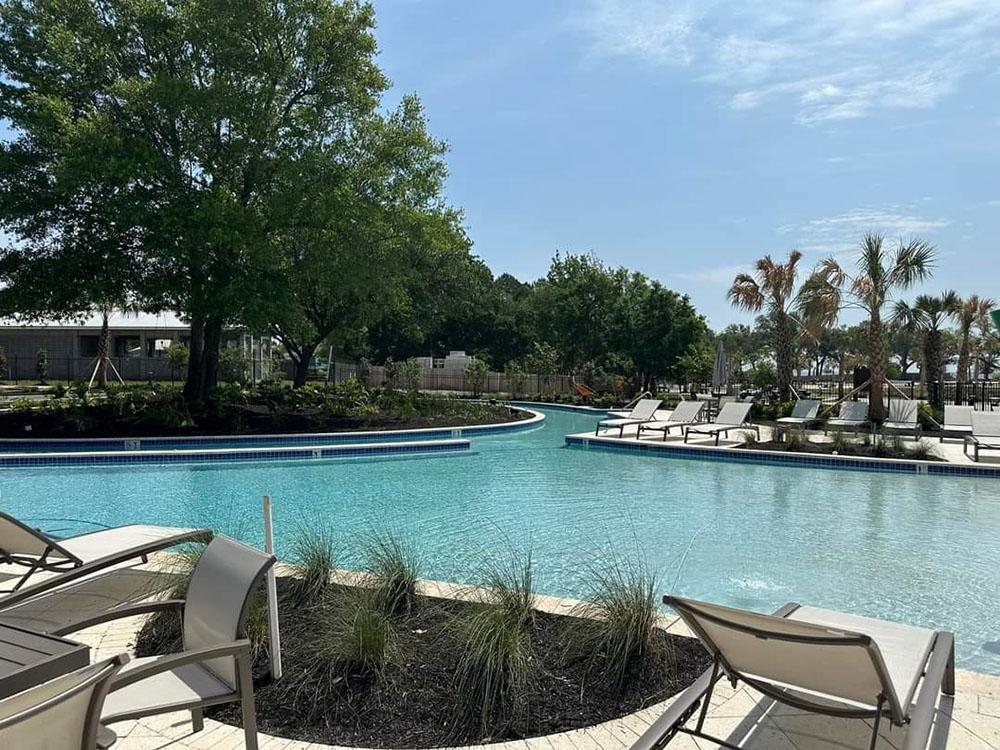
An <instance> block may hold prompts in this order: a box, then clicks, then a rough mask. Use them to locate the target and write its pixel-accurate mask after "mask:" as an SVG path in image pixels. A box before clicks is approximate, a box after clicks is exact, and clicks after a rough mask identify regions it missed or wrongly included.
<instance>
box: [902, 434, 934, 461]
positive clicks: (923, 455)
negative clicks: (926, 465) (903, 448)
mask: <svg viewBox="0 0 1000 750" xmlns="http://www.w3.org/2000/svg"><path fill="white" fill-rule="evenodd" d="M907 454H908V455H909V457H910V458H915V459H917V460H918V461H928V460H931V459H934V458H937V457H938V452H937V449H936V448H935V447H934V444H933V443H930V442H928V441H927V440H923V439H921V440H918V441H917V443H916V445H913V446H911V447H910V448H909V450H908V451H907Z"/></svg>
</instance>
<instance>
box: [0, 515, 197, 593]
mask: <svg viewBox="0 0 1000 750" xmlns="http://www.w3.org/2000/svg"><path fill="white" fill-rule="evenodd" d="M211 539H212V531H211V529H192V530H191V531H188V532H185V533H183V534H177V535H175V536H170V537H164V538H163V539H158V540H156V541H155V542H150V543H149V544H146V545H140V546H138V547H130V548H129V549H127V550H121V551H119V552H116V553H114V554H111V555H106V556H104V557H102V558H99V559H96V560H91V561H90V562H87V563H84V564H83V565H80V566H79V567H76V568H73V569H72V570H67V571H66V572H65V573H60V574H59V575H54V576H51V577H49V578H46V579H44V580H42V581H38V582H37V583H33V584H31V585H29V586H25V587H24V588H22V589H20V590H19V591H16V592H14V593H12V594H7V595H6V596H4V598H3V601H2V602H0V608H2V609H6V608H7V607H10V606H12V605H14V604H18V603H20V602H23V601H25V600H26V599H30V598H31V597H33V596H37V595H38V594H40V593H42V592H43V591H49V590H50V589H54V588H58V587H60V586H63V585H65V584H67V583H69V582H70V581H75V580H77V579H78V578H84V577H86V576H89V575H90V574H91V573H95V572H97V571H99V570H104V569H106V568H110V567H111V566H113V565H118V564H119V563H124V562H128V561H129V560H136V559H138V558H140V557H142V556H143V555H151V554H153V553H154V552H161V551H163V550H165V549H167V548H169V547H174V546H176V545H178V544H189V543H193V542H208V541H211Z"/></svg>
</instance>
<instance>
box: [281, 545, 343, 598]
mask: <svg viewBox="0 0 1000 750" xmlns="http://www.w3.org/2000/svg"><path fill="white" fill-rule="evenodd" d="M290 557H291V560H292V561H293V565H294V566H295V575H294V578H293V580H292V590H291V596H292V599H293V600H294V601H295V602H296V603H298V604H315V603H316V602H318V601H320V600H321V599H322V597H323V596H324V595H325V594H326V593H327V592H328V591H329V590H330V587H331V585H332V581H331V579H332V576H333V572H334V570H335V568H336V554H335V552H334V542H333V535H332V533H331V532H330V531H329V529H314V528H308V527H302V528H300V529H299V530H298V531H297V532H296V535H295V537H294V539H293V541H292V553H291V556H290Z"/></svg>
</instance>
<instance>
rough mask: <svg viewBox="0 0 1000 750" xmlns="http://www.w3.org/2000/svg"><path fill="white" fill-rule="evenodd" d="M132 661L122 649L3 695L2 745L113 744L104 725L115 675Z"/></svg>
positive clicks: (40, 749)
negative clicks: (8, 694)
mask: <svg viewBox="0 0 1000 750" xmlns="http://www.w3.org/2000/svg"><path fill="white" fill-rule="evenodd" d="M127 661H128V656H126V655H125V654H121V655H120V656H115V657H112V658H111V659H107V660H105V661H102V662H98V663H97V664H91V665H90V666H87V667H83V668H82V669H78V670H76V671H74V672H70V673H69V674H64V675H62V676H60V677H56V678H55V679H54V680H49V681H48V682H43V683H42V684H41V685H36V686H35V687H32V688H28V689H27V690H24V691H22V692H20V693H15V694H14V695H12V696H10V697H9V698H4V699H3V700H0V747H2V748H5V749H9V750H94V748H96V747H100V748H105V747H110V746H111V745H112V744H113V743H114V741H115V739H116V738H115V736H114V733H113V732H111V731H110V730H108V729H105V728H104V727H102V726H101V722H100V718H101V708H102V707H103V705H104V700H105V696H106V695H107V692H108V687H109V685H110V684H111V680H112V678H113V677H114V676H115V674H116V673H117V672H118V670H119V669H121V667H122V665H123V664H125V663H126V662H127Z"/></svg>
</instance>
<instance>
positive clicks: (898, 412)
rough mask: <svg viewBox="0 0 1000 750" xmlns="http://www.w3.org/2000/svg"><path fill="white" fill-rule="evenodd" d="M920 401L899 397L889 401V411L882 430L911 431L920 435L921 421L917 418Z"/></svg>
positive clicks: (915, 434)
mask: <svg viewBox="0 0 1000 750" xmlns="http://www.w3.org/2000/svg"><path fill="white" fill-rule="evenodd" d="M919 406H920V402H919V401H914V400H912V399H904V398H897V399H893V400H892V401H890V402H889V413H888V414H887V415H886V420H885V421H884V422H883V423H882V432H895V433H901V432H905V433H909V434H912V435H913V436H914V437H918V438H919V436H920V422H919V421H918V419H917V412H918V407H919Z"/></svg>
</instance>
